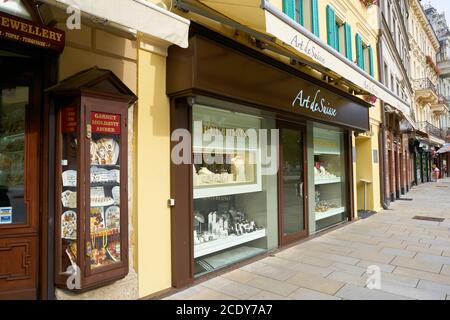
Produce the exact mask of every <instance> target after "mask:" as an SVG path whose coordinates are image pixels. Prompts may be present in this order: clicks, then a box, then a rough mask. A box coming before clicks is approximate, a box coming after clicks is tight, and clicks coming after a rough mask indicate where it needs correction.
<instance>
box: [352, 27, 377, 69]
mask: <svg viewBox="0 0 450 320" xmlns="http://www.w3.org/2000/svg"><path fill="white" fill-rule="evenodd" d="M355 40H356V63H357V64H358V66H359V67H360V68H361V69H363V70H364V71H366V72H367V73H369V74H370V75H371V76H372V77H373V76H374V67H373V49H372V47H371V46H370V45H368V44H366V43H364V42H363V40H362V38H361V36H360V35H359V34H358V33H357V34H356V37H355Z"/></svg>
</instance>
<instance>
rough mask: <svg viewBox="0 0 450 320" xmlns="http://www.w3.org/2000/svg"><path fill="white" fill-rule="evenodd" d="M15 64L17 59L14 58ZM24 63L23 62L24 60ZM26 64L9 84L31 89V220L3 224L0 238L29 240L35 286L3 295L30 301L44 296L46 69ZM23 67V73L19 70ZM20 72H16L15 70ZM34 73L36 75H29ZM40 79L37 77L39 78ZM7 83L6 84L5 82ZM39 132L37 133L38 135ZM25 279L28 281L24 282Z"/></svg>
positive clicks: (27, 184) (27, 158) (27, 167)
mask: <svg viewBox="0 0 450 320" xmlns="http://www.w3.org/2000/svg"><path fill="white" fill-rule="evenodd" d="M11 60H13V61H14V59H11ZM21 62H22V63H24V62H23V61H21ZM26 62H27V63H26V64H24V65H22V64H21V65H20V66H18V65H17V63H19V60H18V61H17V63H14V64H13V65H12V66H11V72H14V71H16V73H15V74H14V76H12V77H11V79H8V80H7V81H5V82H11V84H14V85H15V86H27V87H28V88H29V92H28V105H27V108H26V110H25V128H24V137H25V141H24V173H25V176H24V185H23V186H24V194H23V197H24V203H25V208H26V217H27V221H26V223H25V224H19V225H1V226H0V231H3V232H1V234H0V238H1V239H17V240H18V239H24V238H26V239H28V240H29V241H30V242H29V243H28V245H27V247H28V246H29V247H30V250H32V251H31V252H30V253H31V254H32V255H31V256H27V257H28V259H30V260H32V261H30V263H29V266H30V268H32V271H30V272H32V273H33V274H31V273H30V277H31V283H33V284H34V287H33V288H23V289H19V290H17V291H15V293H12V292H9V293H8V292H7V291H5V292H3V293H1V294H0V295H1V296H4V297H6V298H7V299H11V298H17V299H30V298H33V297H36V298H39V296H40V292H39V290H40V272H41V265H40V263H41V258H40V257H41V246H40V241H41V238H40V234H41V224H42V223H41V220H42V219H41V217H40V214H41V197H40V194H41V191H40V181H41V178H42V172H41V171H40V165H41V155H42V150H41V149H40V143H41V138H42V124H41V117H42V106H41V98H42V81H41V79H42V78H41V76H42V69H39V68H35V67H34V66H33V60H32V59H30V60H28V61H26ZM17 68H19V71H18V70H17ZM14 69H16V70H14ZM17 71H18V72H17ZM6 72H7V73H8V71H6ZM27 73H31V74H32V75H27ZM36 74H37V75H38V76H35V75H36ZM2 82H3V81H2ZM36 133H37V134H36ZM23 280H25V279H23Z"/></svg>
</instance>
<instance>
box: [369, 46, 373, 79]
mask: <svg viewBox="0 0 450 320" xmlns="http://www.w3.org/2000/svg"><path fill="white" fill-rule="evenodd" d="M367 49H368V51H369V74H370V76H371V77H373V76H374V70H373V49H372V46H369V47H368V48H367Z"/></svg>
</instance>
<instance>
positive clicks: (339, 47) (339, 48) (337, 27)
mask: <svg viewBox="0 0 450 320" xmlns="http://www.w3.org/2000/svg"><path fill="white" fill-rule="evenodd" d="M335 25H336V29H335V31H334V36H335V37H336V40H335V45H336V46H335V49H336V50H337V51H339V52H340V51H341V42H340V41H339V28H340V26H339V24H338V23H337V22H336V24H335Z"/></svg>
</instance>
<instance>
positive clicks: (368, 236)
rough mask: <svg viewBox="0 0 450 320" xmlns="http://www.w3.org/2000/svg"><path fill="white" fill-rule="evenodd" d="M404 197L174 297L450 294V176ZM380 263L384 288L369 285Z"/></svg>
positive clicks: (416, 296)
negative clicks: (372, 271)
mask: <svg viewBox="0 0 450 320" xmlns="http://www.w3.org/2000/svg"><path fill="white" fill-rule="evenodd" d="M404 198H411V199H412V201H405V200H401V201H396V202H395V203H393V204H392V206H391V208H390V210H386V211H383V212H381V213H378V214H376V215H374V216H372V217H370V218H368V219H364V220H359V221H357V222H355V223H352V224H349V225H347V226H345V227H343V228H340V229H338V230H336V231H333V232H330V233H327V234H324V235H322V236H320V237H317V238H314V239H312V240H310V241H307V242H304V243H302V244H299V245H297V246H294V247H291V248H289V249H286V250H283V251H281V252H278V253H276V254H274V255H273V256H270V257H266V258H264V259H262V260H259V261H257V262H254V263H251V264H249V265H246V266H244V267H242V268H239V269H237V270H234V271H231V272H229V273H226V274H223V275H221V276H218V277H216V278H213V279H211V280H208V281H206V282H202V283H200V284H198V285H196V286H194V287H191V288H188V289H187V290H184V291H181V292H178V293H176V294H174V295H172V296H170V297H167V298H166V299H194V300H210V299H223V300H228V299H241V300H246V299H250V300H264V299H298V300H308V299H314V300H317V299H351V300H358V299H359V300H361V299H363V300H365V299H370V300H373V299H383V300H385V299H389V300H390V299H420V300H444V299H447V300H450V231H449V230H450V179H446V180H440V181H439V182H437V183H436V182H433V183H428V184H423V185H420V186H418V187H415V188H414V189H413V190H412V191H411V192H410V193H408V194H407V195H406V196H404ZM414 216H425V217H437V218H444V221H443V222H435V221H426V220H415V219H413V217H414ZM373 265H375V266H378V267H379V268H380V270H381V282H380V286H381V287H380V289H368V288H367V280H368V277H369V274H368V273H367V272H368V267H369V266H373ZM371 278H372V277H371Z"/></svg>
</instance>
